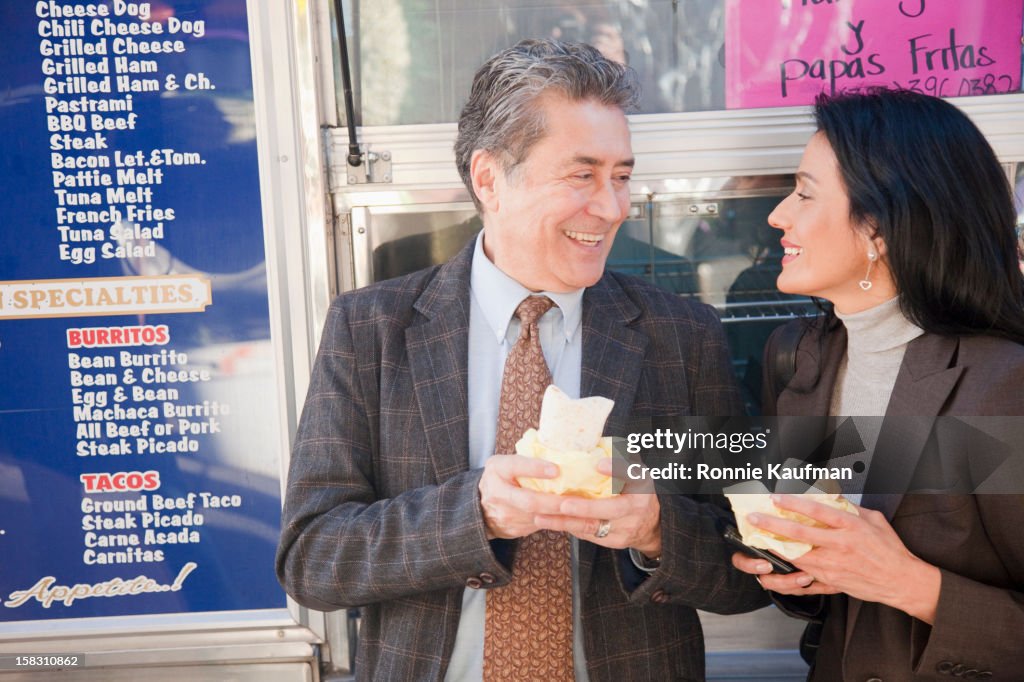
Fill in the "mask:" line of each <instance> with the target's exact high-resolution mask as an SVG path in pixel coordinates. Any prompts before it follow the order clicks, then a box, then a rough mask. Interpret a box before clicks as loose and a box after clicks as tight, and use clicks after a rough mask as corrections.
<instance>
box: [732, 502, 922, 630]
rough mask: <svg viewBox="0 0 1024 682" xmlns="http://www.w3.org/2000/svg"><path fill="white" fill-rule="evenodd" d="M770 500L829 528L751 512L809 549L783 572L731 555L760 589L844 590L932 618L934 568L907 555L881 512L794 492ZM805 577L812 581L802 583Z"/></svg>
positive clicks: (766, 527) (797, 591) (762, 525)
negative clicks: (769, 570) (849, 508)
mask: <svg viewBox="0 0 1024 682" xmlns="http://www.w3.org/2000/svg"><path fill="white" fill-rule="evenodd" d="M772 502H773V503H774V504H775V506H777V507H779V508H780V509H787V510H789V511H794V512H799V513H800V514H803V515H804V516H808V517H810V518H812V519H814V520H816V521H819V522H821V523H823V524H825V525H826V526H828V527H827V528H815V527H811V526H805V525H803V524H800V523H797V522H795V521H790V520H788V519H781V518H777V517H774V516H767V515H764V514H750V515H749V516H748V517H747V520H748V521H750V523H752V524H753V525H755V526H757V527H758V528H761V529H763V530H766V531H769V532H772V533H776V534H778V535H782V536H785V537H788V538H792V539H793V540H798V541H800V542H807V543H809V544H811V545H813V546H814V549H812V550H811V551H810V552H808V553H806V554H804V555H803V556H802V557H800V558H799V559H795V560H793V561H792V563H793V564H794V565H795V566H796V567H797V568H799V569H800V572H799V573H793V574H790V575H788V576H782V575H764V574H762V573H761V570H763V568H764V567H763V566H759V565H757V563H758V562H759V561H761V560H758V559H753V560H750V561H746V557H743V558H742V559H741V560H739V562H738V560H737V558H736V557H734V558H733V564H734V565H735V566H736V567H737V568H739V569H740V570H744V571H747V572H748V573H755V574H757V575H760V576H761V578H760V580H761V584H762V585H764V586H765V588H767V589H770V590H773V591H777V592H781V593H783V594H831V593H834V592H836V591H838V592H845V593H846V594H848V595H850V596H851V597H856V598H857V599H862V600H864V601H871V602H879V603H882V604H886V605H888V606H891V607H893V608H896V609H899V610H901V611H904V612H906V613H908V614H910V615H911V616H913V617H915V618H917V619H919V620H922V621H924V622H926V623H932V622H934V620H935V609H936V607H937V606H938V602H939V588H940V586H941V580H942V578H941V574H940V572H939V569H938V568H936V567H935V566H932V565H931V564H928V563H926V562H924V561H922V560H921V559H919V558H917V557H916V556H914V555H913V554H911V553H910V551H909V550H908V549H907V548H906V546H905V545H904V544H903V541H902V540H900V538H899V536H898V535H896V531H895V530H893V528H892V526H891V525H889V522H888V521H887V520H886V519H885V516H884V515H882V514H881V513H880V512H877V511H874V510H871V509H864V508H863V507H857V512H858V515H856V516H855V515H853V514H849V513H847V512H845V511H841V510H839V509H833V508H831V507H827V506H825V505H823V504H819V503H817V502H814V501H812V500H810V499H808V498H805V497H801V496H799V495H773V496H772ZM763 563H764V565H765V566H769V564H768V562H763ZM769 567H770V566H769ZM748 568H749V569H753V570H748ZM808 578H813V579H814V582H813V583H808V585H807V586H806V587H801V586H800V584H801V583H807V579H808ZM776 588H778V589H776Z"/></svg>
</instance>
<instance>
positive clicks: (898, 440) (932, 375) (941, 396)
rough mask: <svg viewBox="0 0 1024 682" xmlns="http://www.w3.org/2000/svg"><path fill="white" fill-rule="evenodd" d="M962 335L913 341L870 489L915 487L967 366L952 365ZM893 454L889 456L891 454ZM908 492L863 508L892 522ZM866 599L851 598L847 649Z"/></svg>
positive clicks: (871, 498)
mask: <svg viewBox="0 0 1024 682" xmlns="http://www.w3.org/2000/svg"><path fill="white" fill-rule="evenodd" d="M959 343H960V342H959V339H957V338H956V337H949V336H939V335H937V334H924V335H922V336H919V337H917V338H916V339H914V340H913V341H911V342H910V343H909V344H908V345H907V352H906V354H905V355H904V356H903V364H902V365H901V366H900V371H899V373H898V374H897V375H896V384H895V386H893V389H892V396H891V397H890V398H889V405H888V407H887V408H886V411H885V420H884V421H883V423H882V430H881V432H880V433H879V434H878V444H877V445H876V447H875V452H876V453H877V454H879V455H882V456H881V457H878V456H873V457H872V459H871V467H870V469H869V473H868V480H867V483H866V484H865V485H866V487H867V489H868V490H871V489H873V488H879V489H882V490H893V491H900V490H905V489H907V487H908V486H909V485H910V482H911V479H912V477H913V475H914V471H915V470H916V469H917V463H918V461H919V460H920V458H921V453H922V452H923V451H924V447H925V445H926V444H927V442H928V438H929V436H930V434H931V432H932V426H933V425H934V423H935V417H937V416H938V414H939V412H940V411H941V410H942V406H943V405H945V404H946V401H947V400H948V399H949V396H950V394H951V393H952V392H953V389H954V388H955V387H956V384H957V381H958V380H959V379H960V375H961V374H963V367H955V366H952V365H953V363H954V358H955V357H956V351H957V348H958V346H959ZM886 453H888V454H886ZM902 501H903V494H902V493H899V492H893V493H891V494H865V495H864V496H863V497H862V498H861V506H863V507H867V508H869V509H875V510H878V511H880V512H882V513H883V514H885V518H886V519H887V520H889V521H890V522H891V521H892V518H893V515H894V514H895V513H896V510H897V509H898V508H899V506H900V502H902ZM863 603H864V602H862V601H861V600H860V599H854V598H852V597H851V598H850V600H849V608H848V609H847V612H846V647H849V645H850V639H851V637H852V636H853V630H854V627H855V625H856V622H857V616H858V615H859V614H860V608H861V605H862V604H863Z"/></svg>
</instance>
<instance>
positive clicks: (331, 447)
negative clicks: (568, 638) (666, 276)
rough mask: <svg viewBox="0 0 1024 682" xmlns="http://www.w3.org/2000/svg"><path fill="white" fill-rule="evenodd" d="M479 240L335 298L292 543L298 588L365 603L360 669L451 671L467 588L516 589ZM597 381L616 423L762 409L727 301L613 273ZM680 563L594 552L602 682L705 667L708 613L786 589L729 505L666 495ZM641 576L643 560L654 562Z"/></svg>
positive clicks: (309, 600) (605, 290)
mask: <svg viewBox="0 0 1024 682" xmlns="http://www.w3.org/2000/svg"><path fill="white" fill-rule="evenodd" d="M471 261H472V243H470V245H468V246H467V247H466V248H465V249H463V250H462V251H461V252H460V253H459V254H458V255H457V256H456V257H455V258H454V259H452V260H451V261H449V262H448V263H446V264H444V265H442V266H438V267H434V268H430V269H427V270H423V271H420V272H417V273H413V274H411V275H408V276H405V277H402V278H398V279H395V280H390V281H386V282H381V283H378V284H375V285H372V286H370V287H367V288H364V289H360V290H357V291H353V292H349V293H346V294H344V295H342V296H340V297H339V298H338V299H337V300H335V301H334V303H333V304H332V306H331V309H330V312H329V315H328V319H327V322H326V326H325V329H324V335H323V340H322V343H321V346H320V350H319V353H318V355H317V359H316V362H315V365H314V369H313V376H312V379H311V384H310V388H309V392H308V394H307V398H306V404H305V408H304V410H303V414H302V418H301V420H300V424H299V428H298V433H297V435H296V440H295V445H294V449H293V454H292V460H291V466H290V472H289V477H288V485H287V491H286V500H285V505H284V512H283V524H282V525H283V529H282V536H281V543H280V547H279V549H278V555H277V572H278V576H279V579H280V580H281V583H282V585H283V586H284V587H285V589H286V591H287V592H288V593H289V594H290V595H292V597H293V598H295V599H296V601H298V602H299V603H300V604H303V605H305V606H308V607H310V608H315V609H320V610H325V611H326V610H334V609H338V608H341V607H350V606H362V614H363V620H362V627H361V632H360V640H359V648H358V654H357V660H356V674H357V677H358V678H359V679H362V680H367V679H375V680H440V679H442V678H443V677H444V674H445V670H446V669H447V666H448V662H449V659H450V656H451V652H452V648H453V645H454V641H455V633H456V629H457V626H458V622H459V613H460V609H461V604H462V593H463V590H465V589H467V587H468V588H470V589H487V588H489V587H498V586H501V585H505V584H507V583H508V582H509V580H510V578H511V573H510V570H509V568H508V567H507V566H506V565H505V564H504V563H503V562H502V560H501V559H500V558H499V556H496V554H495V552H494V549H493V546H492V544H491V543H490V542H488V540H487V538H486V536H485V525H484V519H483V516H482V512H481V509H480V500H479V494H478V490H477V485H478V483H479V480H480V476H481V471H482V470H480V469H476V470H470V469H469V467H468V461H469V455H468V433H469V430H468V409H467V391H468V376H467V361H468V360H467V358H468V350H467V348H468V326H469V280H470V278H469V274H470V266H471ZM582 334H583V336H582V344H583V363H582V376H581V394H582V395H584V396H587V395H602V396H606V397H609V398H611V399H613V400H614V401H615V408H614V412H613V414H612V418H611V419H610V420H609V422H610V423H616V422H617V423H619V424H623V423H625V422H624V421H623V420H624V419H625V418H627V417H632V416H636V415H640V416H644V415H656V416H663V415H665V414H704V415H724V414H736V413H738V412H739V411H740V410H741V409H742V408H741V406H740V402H739V397H738V393H737V391H736V388H735V385H734V382H733V378H732V371H731V368H730V363H729V357H728V354H727V351H726V346H725V342H724V335H723V333H722V328H721V325H720V323H719V322H718V319H717V316H716V315H715V313H714V312H713V311H712V310H711V309H710V308H708V307H706V306H703V305H701V304H693V303H688V302H685V301H683V300H682V299H680V298H679V297H677V296H674V295H672V294H669V293H667V292H663V291H661V290H659V289H657V288H655V287H652V286H650V285H648V284H646V283H644V282H643V281H641V280H638V279H634V278H629V277H625V276H622V275H617V274H611V273H606V274H605V275H604V276H603V278H602V279H601V280H600V281H599V282H598V283H597V284H595V285H594V286H592V287H590V288H588V289H587V291H586V292H585V293H584V297H583V321H582ZM661 503H662V511H661V532H662V547H663V549H662V551H663V554H662V563H661V567H660V568H659V569H658V570H657V571H656V572H655V573H653V574H652V575H650V577H647V578H646V579H645V580H643V581H642V582H641V583H640V584H639V586H637V585H636V582H632V583H631V582H630V580H629V579H628V578H627V577H626V576H625V575H624V574H625V573H626V572H627V568H628V567H627V566H626V565H625V564H624V563H623V562H622V559H623V557H624V556H625V553H624V552H622V551H611V550H608V549H605V548H600V547H598V546H596V545H593V544H591V543H588V542H580V546H579V583H580V591H581V599H582V628H583V630H584V646H585V650H586V657H587V667H588V672H589V675H590V679H591V680H593V681H594V682H602V681H604V680H607V681H609V682H610V681H612V680H614V681H615V682H622V681H624V680H701V679H703V677H704V647H703V637H702V633H701V629H700V622H699V620H698V618H697V614H696V612H695V611H694V608H702V609H707V610H712V611H716V612H720V613H728V612H741V611H747V610H751V609H753V608H756V607H758V606H761V605H763V604H764V603H766V602H767V599H766V597H765V596H764V594H763V592H762V591H761V590H760V589H759V588H758V586H757V584H756V582H754V581H753V580H752V579H751V578H750V577H749V576H746V575H743V574H742V573H740V572H739V571H736V570H735V569H733V568H732V567H731V565H730V561H729V559H730V555H731V550H730V549H729V548H728V547H727V546H726V545H725V544H724V543H723V542H722V541H721V539H720V535H719V532H718V530H717V528H716V520H717V519H718V518H719V517H721V516H722V515H723V514H727V512H723V511H722V509H721V508H720V507H718V506H717V505H715V504H714V503H711V502H706V501H705V502H698V501H695V500H694V499H691V498H686V497H682V496H664V497H662V499H661ZM634 570H635V569H634Z"/></svg>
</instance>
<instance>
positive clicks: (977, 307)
mask: <svg viewBox="0 0 1024 682" xmlns="http://www.w3.org/2000/svg"><path fill="white" fill-rule="evenodd" d="M814 115H815V120H816V121H817V124H818V130H819V131H820V132H822V133H824V135H825V137H826V138H828V142H829V144H830V145H831V147H832V150H833V151H834V152H835V155H836V159H837V160H838V162H839V172H840V175H841V177H842V179H843V183H844V185H845V186H846V191H847V193H848V194H849V197H850V218H851V220H853V221H854V222H855V223H860V224H864V225H866V226H868V227H869V228H870V229H872V230H873V232H874V234H877V235H878V236H880V237H881V238H882V239H883V240H884V241H885V244H886V247H887V250H888V255H887V259H888V263H889V269H890V270H891V271H892V275H893V279H894V280H895V283H896V290H897V292H899V294H900V306H901V308H902V310H903V313H904V315H906V316H907V318H908V319H910V320H911V321H912V322H914V323H915V324H917V325H918V326H919V327H921V328H922V329H924V330H925V331H927V332H932V333H936V334H945V335H958V334H992V335H996V336H1002V337H1005V338H1008V339H1012V340H1014V341H1017V342H1018V343H1024V275H1022V274H1021V270H1020V263H1019V259H1020V257H1021V255H1020V252H1019V250H1018V248H1019V247H1018V243H1017V238H1016V235H1015V223H1016V212H1015V210H1014V206H1013V198H1012V195H1011V191H1010V186H1009V181H1008V180H1007V177H1006V175H1005V174H1004V172H1003V169H1002V167H1001V166H1000V165H999V161H997V160H996V156H995V153H994V152H993V151H992V147H990V146H989V144H988V141H987V140H986V139H985V137H984V136H983V135H982V134H981V131H979V130H978V128H977V127H976V126H975V125H974V124H973V123H972V122H971V120H970V119H969V118H967V116H966V115H965V114H963V113H962V112H961V111H960V110H959V109H957V108H956V107H954V106H953V105H952V104H949V103H948V102H945V101H943V100H941V99H938V98H935V97H929V96H927V95H922V94H918V93H914V92H910V91H908V90H890V89H886V88H869V89H864V90H859V91H853V92H844V93H840V94H837V95H832V96H829V95H826V94H822V95H819V96H818V98H817V100H816V101H815V109H814Z"/></svg>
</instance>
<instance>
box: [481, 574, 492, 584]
mask: <svg viewBox="0 0 1024 682" xmlns="http://www.w3.org/2000/svg"><path fill="white" fill-rule="evenodd" d="M480 580H481V581H482V582H483V584H484V585H493V584H494V576H493V575H491V574H490V573H481V574H480Z"/></svg>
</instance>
